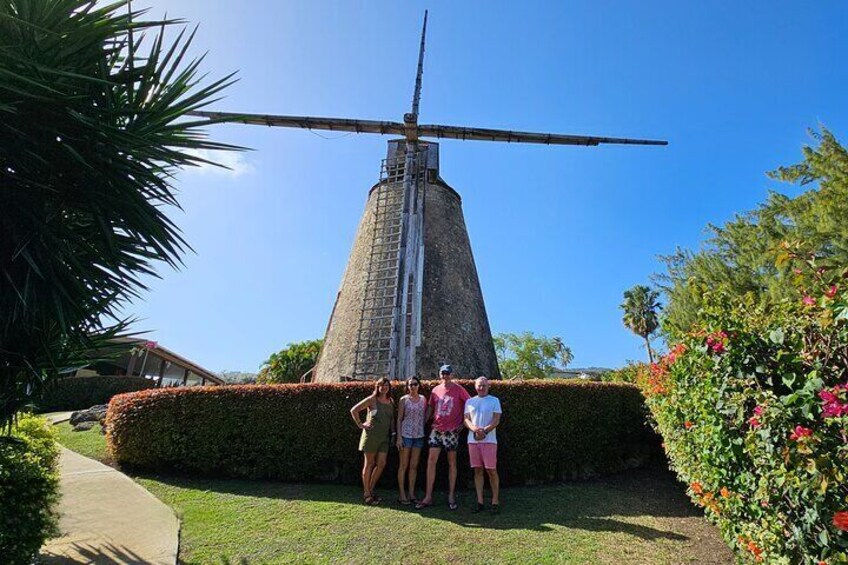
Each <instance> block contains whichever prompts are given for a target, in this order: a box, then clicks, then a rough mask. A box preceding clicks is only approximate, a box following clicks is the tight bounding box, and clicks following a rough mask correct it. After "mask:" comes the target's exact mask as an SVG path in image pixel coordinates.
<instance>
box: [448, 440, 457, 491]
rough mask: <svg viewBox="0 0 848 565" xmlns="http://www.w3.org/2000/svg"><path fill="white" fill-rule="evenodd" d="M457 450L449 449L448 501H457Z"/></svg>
mask: <svg viewBox="0 0 848 565" xmlns="http://www.w3.org/2000/svg"><path fill="white" fill-rule="evenodd" d="M455 491H456V451H448V502H453V503H455V502H456V494H455Z"/></svg>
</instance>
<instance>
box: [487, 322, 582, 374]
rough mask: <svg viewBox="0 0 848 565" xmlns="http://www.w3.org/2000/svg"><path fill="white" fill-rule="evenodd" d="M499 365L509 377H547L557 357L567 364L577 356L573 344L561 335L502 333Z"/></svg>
mask: <svg viewBox="0 0 848 565" xmlns="http://www.w3.org/2000/svg"><path fill="white" fill-rule="evenodd" d="M493 339H494V343H495V351H496V352H497V355H498V366H499V367H500V370H501V375H503V378H505V379H543V378H545V377H547V376H548V374H549V373H550V371H551V369H553V368H555V367H556V366H557V365H556V364H557V361H558V362H559V363H560V366H561V368H565V367H567V366H568V364H569V363H571V361H572V360H573V359H574V355H572V353H571V348H569V347H568V346H566V345H565V344H564V343H563V341H562V339H560V338H559V337H552V338H548V337H545V336H535V335H533V333H532V332H524V333H522V334H513V333H502V334H498V335H496V336H495V337H494V338H493Z"/></svg>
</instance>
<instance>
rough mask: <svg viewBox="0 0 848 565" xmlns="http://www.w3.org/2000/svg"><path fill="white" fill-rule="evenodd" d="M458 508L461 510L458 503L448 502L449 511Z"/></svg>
mask: <svg viewBox="0 0 848 565" xmlns="http://www.w3.org/2000/svg"><path fill="white" fill-rule="evenodd" d="M457 508H459V504H457V503H456V502H448V509H450V510H456V509H457Z"/></svg>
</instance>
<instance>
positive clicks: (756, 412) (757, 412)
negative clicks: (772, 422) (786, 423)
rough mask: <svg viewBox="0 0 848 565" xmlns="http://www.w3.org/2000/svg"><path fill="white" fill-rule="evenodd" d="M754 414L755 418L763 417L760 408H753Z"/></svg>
mask: <svg viewBox="0 0 848 565" xmlns="http://www.w3.org/2000/svg"><path fill="white" fill-rule="evenodd" d="M754 414H756V415H757V416H762V415H763V407H762V406H756V407H754Z"/></svg>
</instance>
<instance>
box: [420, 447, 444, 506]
mask: <svg viewBox="0 0 848 565" xmlns="http://www.w3.org/2000/svg"><path fill="white" fill-rule="evenodd" d="M441 453H442V449H441V448H439V447H431V448H430V453H428V454H427V490H426V492H425V493H424V500H422V501H421V502H422V503H424V504H432V503H433V485H435V484H436V465H437V464H438V463H439V455H441Z"/></svg>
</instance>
